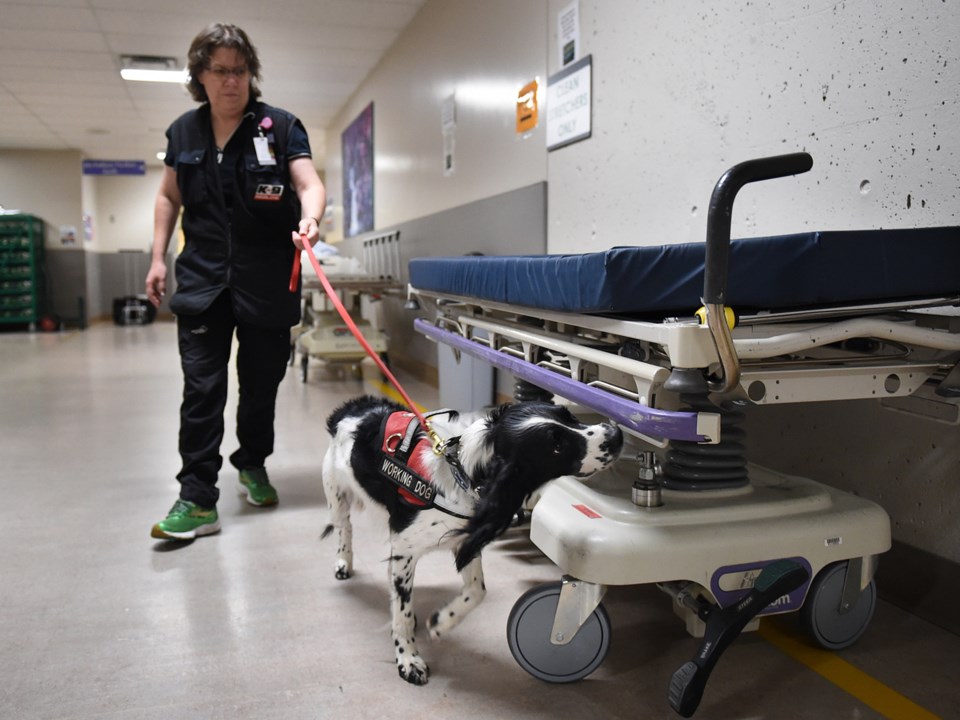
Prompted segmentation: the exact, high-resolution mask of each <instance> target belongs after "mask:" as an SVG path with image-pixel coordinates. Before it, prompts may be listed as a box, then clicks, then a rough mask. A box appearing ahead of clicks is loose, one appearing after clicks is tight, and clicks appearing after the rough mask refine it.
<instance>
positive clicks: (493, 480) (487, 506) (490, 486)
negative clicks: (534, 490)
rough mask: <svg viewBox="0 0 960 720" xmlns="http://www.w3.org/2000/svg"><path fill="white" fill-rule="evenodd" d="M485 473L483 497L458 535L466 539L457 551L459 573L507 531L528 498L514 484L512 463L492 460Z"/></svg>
mask: <svg viewBox="0 0 960 720" xmlns="http://www.w3.org/2000/svg"><path fill="white" fill-rule="evenodd" d="M489 470H490V473H489V476H488V477H487V480H486V484H485V485H484V488H483V497H482V498H481V499H480V502H479V503H477V507H476V510H475V511H474V514H473V516H472V517H471V518H470V520H468V521H467V524H466V526H465V527H464V528H463V529H462V530H461V531H460V532H461V533H463V534H464V535H466V538H465V539H464V541H463V542H462V543H461V544H460V547H459V549H458V550H457V570H463V568H465V567H466V566H467V564H468V563H469V562H470V561H471V560H473V559H474V558H475V557H476V556H477V555H479V554H480V551H481V550H483V548H485V547H486V546H487V545H489V544H490V543H491V542H492V541H493V540H494V539H496V538H497V536H498V535H500V534H502V533H503V532H504V531H505V530H506V529H507V528H508V527H510V522H511V521H512V520H513V517H514V515H516V514H517V511H518V510H519V509H520V506H521V505H522V504H523V501H524V498H525V497H526V495H527V494H528V490H529V489H528V488H527V487H526V486H525V484H524V483H522V482H518V481H517V477H516V475H517V472H516V468H515V467H514V465H513V463H512V462H510V461H507V460H502V459H500V458H494V459H493V462H492V463H491V467H490V468H489Z"/></svg>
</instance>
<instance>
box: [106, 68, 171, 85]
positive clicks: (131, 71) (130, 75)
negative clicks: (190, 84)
mask: <svg viewBox="0 0 960 720" xmlns="http://www.w3.org/2000/svg"><path fill="white" fill-rule="evenodd" d="M120 77H122V78H123V79H124V80H135V81H138V82H166V83H180V84H181V85H182V84H183V83H185V82H186V81H187V71H186V70H138V69H137V68H123V70H121V71H120Z"/></svg>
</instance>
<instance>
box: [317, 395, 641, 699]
mask: <svg viewBox="0 0 960 720" xmlns="http://www.w3.org/2000/svg"><path fill="white" fill-rule="evenodd" d="M440 412H441V414H439V415H434V416H433V417H432V419H430V420H428V422H429V423H430V425H431V427H432V428H433V430H434V431H435V432H436V434H437V436H438V437H440V438H442V439H443V440H445V441H446V442H447V446H446V448H445V450H444V451H443V452H442V454H439V455H438V454H437V453H435V452H434V450H433V443H432V442H431V439H430V438H428V437H427V436H426V433H425V432H424V430H423V428H421V427H419V423H414V424H412V425H407V424H406V423H407V421H412V420H413V419H414V416H413V414H412V413H409V412H406V413H404V408H403V407H402V406H400V405H398V404H397V403H394V402H391V401H389V400H384V399H382V398H374V397H371V396H362V397H358V398H354V399H352V400H349V401H348V402H346V403H345V404H344V405H342V406H341V407H339V408H338V409H336V410H335V411H334V412H333V413H332V414H331V415H330V417H329V418H328V420H327V430H328V431H329V432H330V435H331V436H332V441H331V443H330V446H329V448H328V449H327V452H326V454H325V455H324V459H323V487H324V490H325V493H326V498H327V504H328V505H329V507H330V511H331V522H330V524H329V525H327V527H326V528H325V529H324V531H323V535H322V536H323V537H327V536H328V535H329V534H330V533H331V532H333V530H334V529H336V530H337V531H338V533H339V546H338V548H337V559H336V565H335V576H336V577H337V579H339V580H345V579H347V578H349V577H350V576H351V574H352V572H353V547H352V544H353V529H352V525H351V523H350V510H351V507H353V506H358V509H359V507H363V506H368V507H371V508H378V509H379V510H380V511H382V512H381V515H382V516H383V519H384V522H385V524H386V525H387V526H388V528H389V537H390V556H389V577H390V606H391V617H392V619H391V633H392V636H393V644H394V650H395V655H396V661H397V670H398V672H399V674H400V677H401V678H403V679H404V680H406V681H407V682H410V683H412V684H414V685H424V684H426V682H427V680H428V678H429V672H430V671H429V668H428V666H427V663H426V662H425V661H424V659H423V658H422V657H421V655H420V653H419V652H418V650H417V644H416V639H415V637H414V633H415V629H416V618H415V617H414V613H413V606H412V595H413V576H414V571H415V569H416V566H417V561H418V560H419V559H420V558H421V557H422V556H423V555H424V554H425V553H427V552H429V551H432V550H438V549H440V548H450V549H451V550H452V551H453V552H454V554H455V558H456V567H457V570H458V571H459V572H460V576H461V579H462V581H463V587H462V588H461V590H460V593H459V594H458V595H457V596H456V597H455V598H454V599H453V600H451V601H450V602H449V603H447V604H446V605H445V606H444V607H443V608H441V609H440V610H438V611H436V612H434V613H433V614H432V615H431V616H430V618H429V620H428V622H427V629H428V630H429V634H430V637H431V639H434V640H436V639H437V638H439V637H441V636H443V635H445V634H446V633H448V632H449V631H451V630H452V629H453V628H454V627H456V626H457V625H458V624H459V623H460V622H461V621H462V620H463V619H464V617H465V616H466V615H467V614H468V613H469V612H470V611H471V610H472V609H473V608H475V607H476V606H477V605H478V604H479V603H480V601H481V600H482V599H483V597H484V595H485V594H486V587H485V586H484V582H483V568H482V566H481V563H480V552H481V550H483V548H484V547H485V546H486V545H487V544H489V543H490V542H491V541H493V540H494V539H495V538H496V537H498V536H499V535H500V534H502V533H503V532H504V531H505V530H507V528H508V527H509V526H510V524H511V521H512V520H513V518H514V516H515V515H516V514H517V512H518V511H519V510H520V508H521V506H522V505H523V503H524V501H525V500H526V498H528V497H529V496H530V495H531V493H533V492H534V491H535V490H537V489H538V488H540V487H541V486H543V485H544V484H545V483H547V482H549V481H551V480H554V479H556V478H558V477H562V476H565V475H572V476H574V477H578V478H586V477H589V476H590V475H592V474H594V473H596V472H598V471H600V470H603V469H604V468H606V467H608V466H610V465H611V464H612V463H613V462H614V461H615V460H616V459H617V458H618V457H619V455H620V450H621V449H622V447H623V433H622V431H621V430H620V428H619V427H617V426H616V425H613V424H608V423H601V424H597V425H585V424H584V423H582V422H580V420H578V419H577V418H576V417H575V416H574V415H573V414H572V413H571V412H570V411H569V410H568V409H566V408H565V407H562V406H558V405H553V404H551V403H547V402H522V403H516V404H505V405H500V406H499V407H496V408H495V409H493V410H490V411H489V412H485V413H474V414H471V415H467V414H460V413H458V412H453V411H440ZM395 413H396V414H395ZM388 418H389V419H388ZM405 452H409V465H407V466H405V465H403V463H401V462H399V461H398V458H399V457H400V456H402V455H403V454H404V453H405ZM405 468H406V469H405ZM425 479H428V485H429V486H428V487H425V486H423V485H422V483H423V481H424V480H425ZM418 483H420V485H418Z"/></svg>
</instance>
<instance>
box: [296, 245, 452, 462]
mask: <svg viewBox="0 0 960 720" xmlns="http://www.w3.org/2000/svg"><path fill="white" fill-rule="evenodd" d="M301 237H302V238H304V240H306V236H305V235H301ZM304 245H305V246H306V248H307V250H306V253H307V259H308V260H309V261H310V264H311V265H312V266H313V271H314V272H315V273H316V274H317V277H318V278H320V284H321V285H322V286H323V290H324V292H326V293H327V297H328V298H330V301H331V302H332V303H333V306H334V307H335V308H336V309H337V312H338V313H340V317H341V318H342V319H343V322H345V323H346V325H347V327H348V328H350V332H352V333H353V336H354V337H355V338H356V339H357V342H359V343H360V344H361V345H362V346H363V349H364V350H365V351H366V352H367V355H369V356H370V357H371V358H373V361H374V362H375V363H376V364H377V367H379V368H380V372H382V373H383V374H384V376H385V377H386V378H387V379H388V380H389V381H390V382H391V384H392V385H393V386H394V387H395V388H396V389H397V391H398V392H399V393H400V395H401V396H402V397H403V401H404V402H405V403H406V404H407V407H408V408H410V410H411V411H412V412H413V414H414V415H416V416H417V419H418V420H419V421H420V426H421V427H423V429H424V430H425V431H426V432H427V434H429V435H430V438H431V440H433V451H434V452H435V453H436V454H437V455H440V454H442V450H443V442H442V441H441V440H440V438H439V437H438V436H437V434H436V433H435V432H434V431H433V430H432V429H431V428H430V423H429V422H427V419H426V418H425V417H424V416H423V413H421V412H420V411H419V410H418V409H417V405H416V403H414V402H413V400H411V399H410V396H409V395H407V393H406V391H405V390H404V389H403V386H401V385H400V383H399V382H397V379H396V378H395V377H394V376H393V373H392V372H390V369H389V368H388V367H387V366H386V364H385V363H384V362H383V360H382V359H381V358H380V356H379V355H377V353H376V352H375V351H374V349H373V348H372V347H370V343H368V342H367V339H366V338H365V337H364V336H363V334H362V333H361V332H360V328H358V327H357V324H356V323H355V322H354V321H353V318H351V317H350V313H348V312H347V309H346V308H345V307H344V306H343V303H342V302H341V301H340V296H339V295H337V293H336V291H335V290H334V289H333V286H332V285H331V284H330V281H329V280H328V279H327V276H326V274H324V272H323V269H322V268H321V267H320V263H319V262H318V261H317V258H316V256H315V255H314V254H313V249H312V248H311V247H310V245H309V243H307V242H304ZM299 277H300V253H299V252H298V253H297V254H296V255H294V256H293V269H292V272H291V273H290V292H296V291H297V280H298V279H299Z"/></svg>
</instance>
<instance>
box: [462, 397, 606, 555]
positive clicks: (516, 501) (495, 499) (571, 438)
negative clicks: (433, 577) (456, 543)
mask: <svg viewBox="0 0 960 720" xmlns="http://www.w3.org/2000/svg"><path fill="white" fill-rule="evenodd" d="M460 445H461V452H460V458H461V462H462V463H463V465H464V468H465V469H466V471H467V474H468V475H470V477H471V478H473V480H474V481H475V482H476V483H478V484H479V485H481V486H482V488H483V490H482V497H481V499H480V502H479V503H478V505H477V508H476V510H475V512H474V514H473V516H472V517H471V518H470V520H469V522H468V523H467V525H466V527H465V528H464V529H463V532H464V534H466V538H465V540H464V541H463V543H462V544H461V545H460V549H459V550H458V551H457V568H458V569H462V568H463V567H464V566H465V565H466V564H467V563H468V562H470V561H471V560H472V559H473V558H474V557H476V556H477V555H478V554H479V553H480V551H481V550H482V549H483V548H484V546H486V545H487V544H488V543H490V542H491V541H492V540H493V539H494V538H496V537H497V535H499V534H500V533H502V532H503V531H504V530H506V529H507V528H508V527H509V525H510V521H511V520H512V519H513V517H514V515H516V513H517V511H518V510H519V509H520V507H521V505H522V504H523V502H524V500H525V499H526V498H527V497H529V496H530V494H531V493H533V492H534V491H535V490H537V489H538V488H539V487H540V486H542V485H543V484H544V483H547V482H549V481H550V480H554V479H556V478H558V477H563V476H565V475H573V476H574V477H579V478H585V477H589V476H590V475H593V474H594V473H595V472H598V471H600V470H603V469H604V468H606V467H608V466H609V465H610V464H611V463H613V462H614V461H615V460H616V459H617V458H618V457H619V455H620V450H621V449H622V447H623V433H622V432H621V431H620V428H619V427H617V426H616V425H612V424H609V423H600V424H597V425H587V424H585V423H583V422H581V421H580V420H578V419H577V418H576V417H575V416H574V415H573V413H571V412H570V411H569V410H568V409H567V408H565V407H562V406H559V405H553V404H551V403H545V402H525V403H517V404H515V405H501V406H500V407H498V408H497V409H496V410H494V411H493V412H491V413H490V414H489V415H488V416H487V417H486V418H485V419H482V420H479V421H477V422H476V423H474V424H473V425H471V426H470V427H469V428H468V429H467V430H466V431H465V432H464V433H463V435H462V437H461V440H460Z"/></svg>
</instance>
